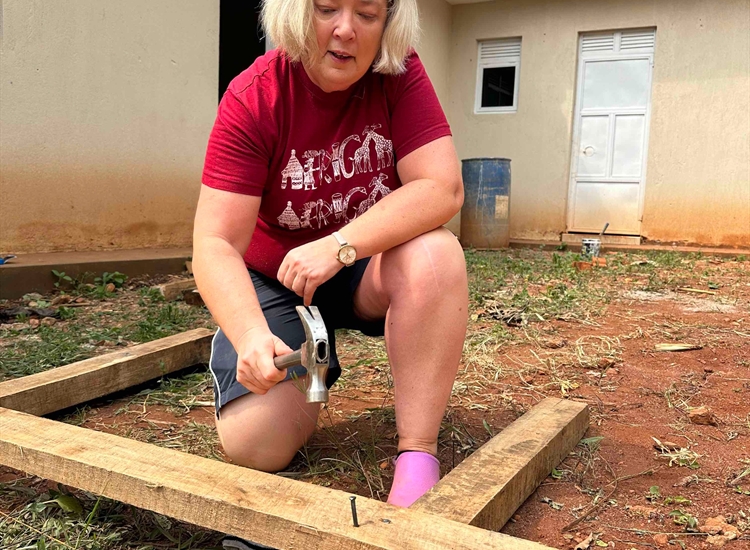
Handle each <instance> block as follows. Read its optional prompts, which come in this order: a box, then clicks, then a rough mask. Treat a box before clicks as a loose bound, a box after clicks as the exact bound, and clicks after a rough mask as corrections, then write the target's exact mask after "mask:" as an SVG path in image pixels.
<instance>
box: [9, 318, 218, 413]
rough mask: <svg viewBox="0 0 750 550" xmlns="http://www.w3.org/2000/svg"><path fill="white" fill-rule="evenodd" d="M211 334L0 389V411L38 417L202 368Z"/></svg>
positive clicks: (172, 339) (191, 334) (193, 333)
mask: <svg viewBox="0 0 750 550" xmlns="http://www.w3.org/2000/svg"><path fill="white" fill-rule="evenodd" d="M212 338H213V331H211V330H208V329H205V328H199V329H195V330H190V331H188V332H183V333H180V334H176V335H174V336H168V337H167V338H161V339H159V340H155V341H153V342H148V343H146V344H140V345H137V346H133V347H131V348H127V349H124V350H122V351H117V352H114V353H109V354H107V355H101V356H99V357H92V358H91V359H86V360H84V361H79V362H77V363H71V364H70V365H66V366H64V367H58V368H56V369H50V370H48V371H45V372H40V373H39V374H32V375H30V376H24V377H22V378H17V379H15V380H8V381H7V382H2V383H0V407H5V408H7V409H14V410H17V411H23V412H27V413H29V414H36V415H43V414H49V413H51V412H55V411H59V410H62V409H65V408H67V407H72V406H73V405H78V404H80V403H85V402H86V401H90V400H91V399H96V398H98V397H102V396H104V395H108V394H110V393H113V392H116V391H119V390H124V389H127V388H130V387H132V386H135V385H138V384H142V383H143V382H147V381H148V380H151V379H153V378H158V377H159V376H162V375H164V374H168V373H170V372H174V371H178V370H180V369H183V368H185V367H189V366H191V365H197V364H199V363H207V362H208V359H209V356H210V351H211V339H212Z"/></svg>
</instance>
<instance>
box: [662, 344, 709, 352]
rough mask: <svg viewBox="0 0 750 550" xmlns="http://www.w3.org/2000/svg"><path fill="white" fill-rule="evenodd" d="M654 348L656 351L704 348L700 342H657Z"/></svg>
mask: <svg viewBox="0 0 750 550" xmlns="http://www.w3.org/2000/svg"><path fill="white" fill-rule="evenodd" d="M654 349H655V350H656V351H691V350H696V349H703V346H701V345H700V344H656V345H655V346H654Z"/></svg>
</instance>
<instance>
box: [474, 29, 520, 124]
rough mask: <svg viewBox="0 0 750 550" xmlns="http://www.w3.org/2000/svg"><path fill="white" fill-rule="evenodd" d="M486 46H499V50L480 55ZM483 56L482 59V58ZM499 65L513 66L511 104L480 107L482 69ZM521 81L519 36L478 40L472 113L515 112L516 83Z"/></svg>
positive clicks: (516, 100) (516, 98)
mask: <svg viewBox="0 0 750 550" xmlns="http://www.w3.org/2000/svg"><path fill="white" fill-rule="evenodd" d="M488 46H500V47H501V50H504V51H501V52H499V53H498V54H497V55H493V56H488V55H484V56H483V55H482V48H483V47H484V48H486V47H488ZM483 58H484V59H483ZM499 67H515V69H516V71H515V79H514V82H513V105H510V106H507V107H482V78H483V76H484V69H496V68H499ZM520 81H521V37H520V36H519V37H515V38H502V39H499V40H480V41H479V42H478V43H477V83H476V91H475V94H474V113H475V114H492V113H515V112H517V111H518V84H519V82H520Z"/></svg>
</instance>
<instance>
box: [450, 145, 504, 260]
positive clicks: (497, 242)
mask: <svg viewBox="0 0 750 550" xmlns="http://www.w3.org/2000/svg"><path fill="white" fill-rule="evenodd" d="M461 174H462V175H463V180H464V205H463V208H462V209H461V244H462V245H463V246H464V247H466V248H468V247H471V248H507V247H508V245H509V244H510V227H509V220H510V159H503V158H478V159H466V160H464V161H463V167H462V170H461Z"/></svg>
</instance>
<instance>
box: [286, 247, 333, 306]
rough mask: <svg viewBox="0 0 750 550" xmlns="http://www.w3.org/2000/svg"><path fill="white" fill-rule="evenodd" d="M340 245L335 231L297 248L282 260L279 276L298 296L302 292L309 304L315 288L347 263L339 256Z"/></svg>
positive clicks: (306, 303) (306, 302) (307, 304)
mask: <svg viewBox="0 0 750 550" xmlns="http://www.w3.org/2000/svg"><path fill="white" fill-rule="evenodd" d="M338 249H339V244H338V242H337V241H336V239H335V238H334V237H333V236H332V235H329V236H327V237H323V238H322V239H318V240H317V241H312V242H310V243H307V244H303V245H302V246H298V247H297V248H293V249H292V250H290V251H289V252H288V253H287V255H286V256H285V257H284V261H283V262H281V266H280V267H279V272H278V274H277V275H276V278H277V279H278V280H279V282H280V283H281V284H282V285H284V286H285V287H286V288H288V289H289V290H292V291H293V292H294V293H295V294H297V296H302V298H304V303H305V305H306V306H309V305H310V304H311V303H312V298H313V294H314V293H315V290H316V289H317V288H318V287H319V286H320V285H322V284H323V283H325V282H326V281H327V280H329V279H330V278H331V277H333V276H334V275H336V273H338V272H339V270H340V269H341V268H342V267H343V265H344V264H342V263H341V262H339V261H338V259H337V258H336V253H337V251H338Z"/></svg>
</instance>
